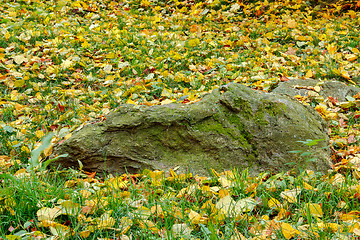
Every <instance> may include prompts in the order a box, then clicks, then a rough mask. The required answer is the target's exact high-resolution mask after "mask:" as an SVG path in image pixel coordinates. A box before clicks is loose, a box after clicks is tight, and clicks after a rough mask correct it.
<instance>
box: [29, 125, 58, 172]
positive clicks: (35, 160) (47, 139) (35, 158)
mask: <svg viewBox="0 0 360 240" xmlns="http://www.w3.org/2000/svg"><path fill="white" fill-rule="evenodd" d="M53 136H54V133H52V132H51V133H48V134H47V135H45V136H44V137H43V139H42V144H41V145H40V147H38V148H36V149H34V150H32V151H31V158H30V160H29V162H30V170H32V169H33V168H34V167H37V166H39V164H40V162H39V157H40V154H41V153H42V152H43V151H44V150H45V149H46V148H48V147H49V146H50V144H51V139H52V137H53Z"/></svg>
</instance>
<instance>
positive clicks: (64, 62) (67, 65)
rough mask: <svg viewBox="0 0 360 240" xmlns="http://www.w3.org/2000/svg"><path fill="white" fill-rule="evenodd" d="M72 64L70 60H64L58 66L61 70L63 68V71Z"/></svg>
mask: <svg viewBox="0 0 360 240" xmlns="http://www.w3.org/2000/svg"><path fill="white" fill-rule="evenodd" d="M73 64H74V62H73V61H71V60H70V59H66V60H65V61H63V62H62V63H61V64H60V66H61V68H63V69H67V68H69V67H71V66H72V65H73Z"/></svg>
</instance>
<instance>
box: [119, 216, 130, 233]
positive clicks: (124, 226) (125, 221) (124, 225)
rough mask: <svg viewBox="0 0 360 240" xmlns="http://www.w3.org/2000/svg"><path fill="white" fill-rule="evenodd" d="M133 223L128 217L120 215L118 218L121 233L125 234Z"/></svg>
mask: <svg viewBox="0 0 360 240" xmlns="http://www.w3.org/2000/svg"><path fill="white" fill-rule="evenodd" d="M132 225H133V221H132V220H131V219H130V218H128V217H122V218H121V220H120V229H121V234H125V233H126V232H127V231H128V230H129V229H130V227H131V226H132Z"/></svg>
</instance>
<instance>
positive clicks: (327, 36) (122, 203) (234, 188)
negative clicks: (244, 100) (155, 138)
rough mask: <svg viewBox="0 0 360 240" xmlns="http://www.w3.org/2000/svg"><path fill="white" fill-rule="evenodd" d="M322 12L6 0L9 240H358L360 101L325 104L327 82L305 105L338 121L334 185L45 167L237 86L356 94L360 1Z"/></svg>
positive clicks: (4, 156)
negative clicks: (58, 151)
mask: <svg viewBox="0 0 360 240" xmlns="http://www.w3.org/2000/svg"><path fill="white" fill-rule="evenodd" d="M321 4H322V3H320V5H318V6H310V5H309V2H305V1H274V2H273V1H270V2H269V1H258V2H256V1H251V2H245V1H240V2H239V1H238V2H235V1H217V0H215V1H148V0H141V1H133V0H127V1H121V2H118V1H108V0H107V1H96V0H85V1H68V0H61V1H38V0H30V1H6V0H2V1H1V4H0V10H1V11H0V25H1V28H0V36H1V37H0V90H1V93H2V95H1V98H0V116H1V119H0V167H1V175H0V177H1V183H2V185H1V195H0V202H1V207H0V212H1V213H2V214H1V217H0V218H1V222H2V226H1V227H0V233H1V235H2V238H4V239H28V238H38V239H57V238H59V239H60V238H61V239H62V238H67V239H72V238H97V239H139V238H146V239H153V238H154V239H155V238H156V239H159V238H161V239H172V238H178V239H232V240H235V239H241V240H243V239H313V238H324V239H327V238H329V239H330V238H332V237H337V238H339V239H354V238H357V237H359V236H360V220H359V213H360V212H359V210H358V205H359V200H360V185H359V178H360V153H359V146H358V144H357V142H358V140H359V139H358V135H359V134H358V133H359V122H358V121H359V120H358V119H359V116H360V110H359V109H360V104H359V102H360V96H359V95H358V94H357V95H355V96H353V97H349V98H348V99H347V101H346V102H339V101H338V100H337V99H336V98H332V97H329V98H327V99H324V98H321V97H319V96H318V94H317V93H318V92H319V91H320V89H321V84H320V85H319V86H315V87H314V88H312V89H307V90H308V96H305V97H304V96H295V97H296V98H297V99H298V100H299V101H301V102H302V103H303V104H307V105H311V106H313V107H314V108H315V109H316V110H317V111H318V112H319V113H320V115H322V116H323V117H324V119H326V120H327V121H328V123H329V134H330V136H331V150H332V152H333V154H332V162H333V167H332V169H331V170H330V171H329V173H328V174H326V175H320V174H318V173H314V172H311V171H303V172H301V173H300V174H295V173H294V172H291V171H290V172H287V173H279V174H275V175H274V174H270V173H266V172H264V173H262V174H261V175H259V176H256V177H252V176H249V175H248V174H247V172H246V171H243V172H238V171H237V170H233V171H227V172H222V173H217V172H216V171H215V170H212V177H202V176H193V175H192V174H191V173H189V174H177V173H176V172H175V171H172V170H171V171H170V172H162V171H149V170H146V171H144V172H142V173H139V174H124V175H121V176H116V177H114V176H107V177H106V178H99V177H97V176H96V173H87V172H84V171H82V169H79V170H67V171H62V170H58V171H55V172H54V171H50V170H47V169H46V166H47V165H48V164H49V162H48V160H46V159H47V157H48V156H49V155H50V154H51V151H52V146H53V145H54V144H55V143H57V142H61V141H64V140H65V139H67V138H69V137H70V136H71V133H72V131H74V130H75V129H77V128H79V127H81V126H82V125H83V124H84V123H85V122H87V121H102V120H103V119H104V118H106V115H107V114H108V113H109V112H110V111H111V110H112V109H114V108H117V107H119V106H120V104H123V103H128V104H136V105H147V106H151V105H162V104H168V103H172V102H179V103H183V104H191V103H193V102H196V101H199V100H200V99H201V97H202V96H203V95H204V94H206V93H208V92H210V91H212V90H213V89H215V88H218V87H219V86H220V85H221V84H226V83H228V82H238V83H242V84H245V85H247V86H249V87H251V88H254V89H257V90H261V91H271V90H272V89H273V88H275V87H276V86H277V84H278V83H279V82H283V81H288V80H290V79H293V78H303V79H307V78H315V79H317V80H319V81H320V82H323V81H327V80H332V79H336V80H339V81H342V82H345V83H347V84H354V85H357V84H358V82H359V76H360V74H359V71H360V64H359V54H360V51H359V49H360V45H359V33H358V31H357V26H358V25H359V19H360V15H359V12H358V10H359V9H360V3H359V2H346V1H338V2H337V3H336V4H328V5H327V6H326V7H327V8H323V6H322V5H321ZM300 87H301V86H300ZM49 133H50V134H49ZM59 157H66V156H59Z"/></svg>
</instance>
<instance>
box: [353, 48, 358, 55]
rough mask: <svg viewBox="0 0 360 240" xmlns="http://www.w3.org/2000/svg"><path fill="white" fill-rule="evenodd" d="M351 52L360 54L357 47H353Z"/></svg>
mask: <svg viewBox="0 0 360 240" xmlns="http://www.w3.org/2000/svg"><path fill="white" fill-rule="evenodd" d="M352 52H353V53H355V54H358V55H359V54H360V51H359V49H357V48H353V49H352Z"/></svg>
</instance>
